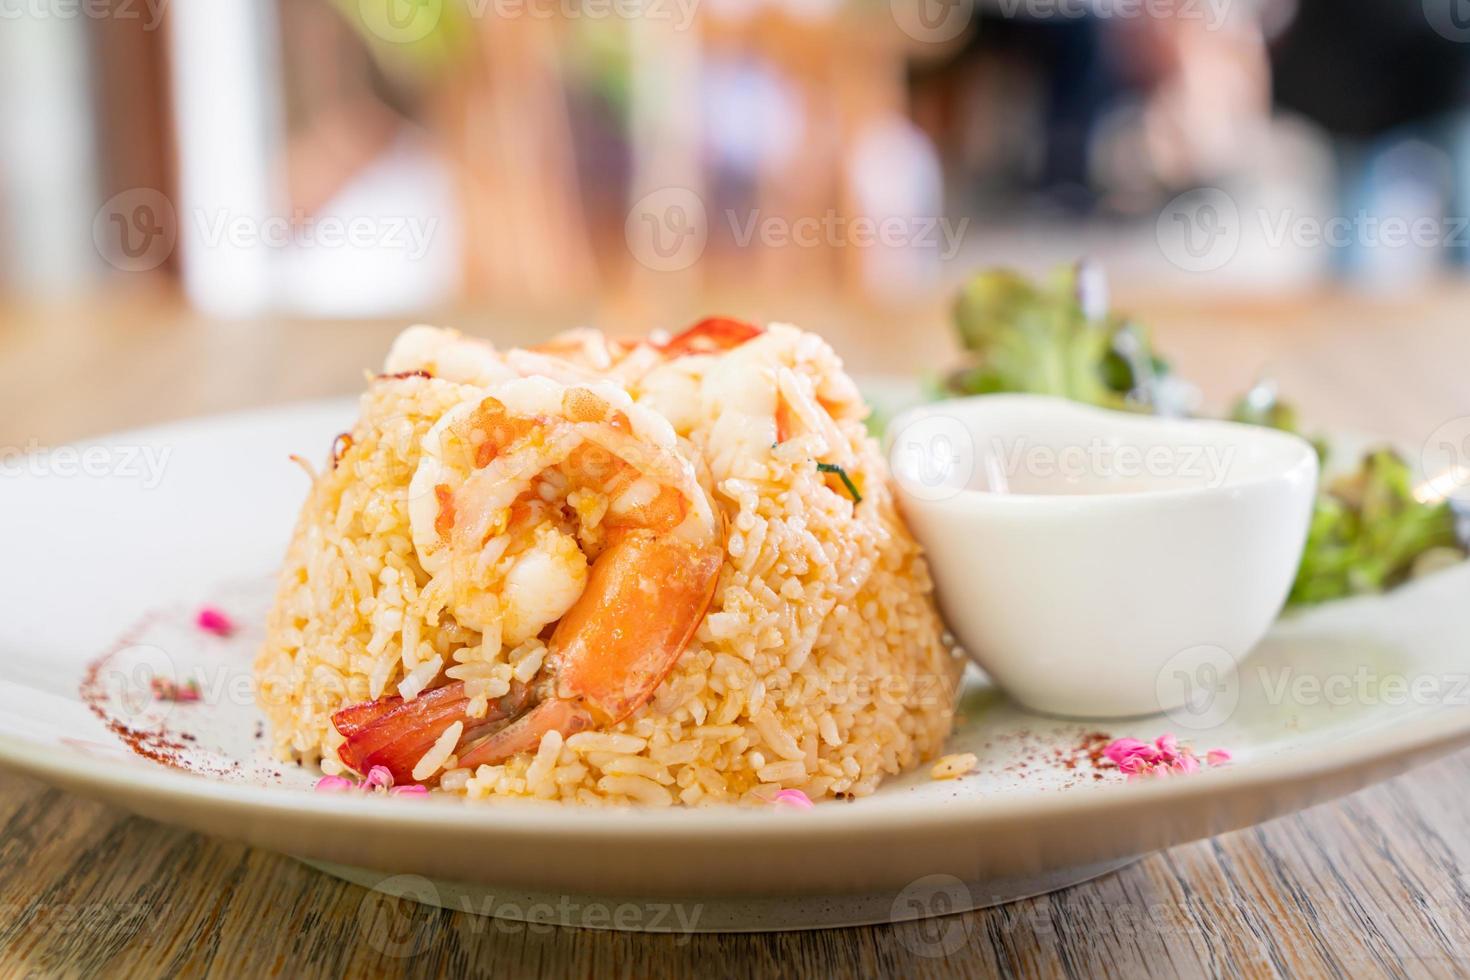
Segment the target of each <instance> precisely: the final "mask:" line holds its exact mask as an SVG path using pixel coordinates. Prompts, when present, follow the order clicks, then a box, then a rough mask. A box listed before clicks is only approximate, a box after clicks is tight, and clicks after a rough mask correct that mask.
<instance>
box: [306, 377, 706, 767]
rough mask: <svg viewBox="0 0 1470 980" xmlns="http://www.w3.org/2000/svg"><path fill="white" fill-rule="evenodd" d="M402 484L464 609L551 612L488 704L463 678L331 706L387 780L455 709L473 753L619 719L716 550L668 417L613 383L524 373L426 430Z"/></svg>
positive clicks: (467, 751)
mask: <svg viewBox="0 0 1470 980" xmlns="http://www.w3.org/2000/svg"><path fill="white" fill-rule="evenodd" d="M409 495H410V496H409V519H410V524H411V527H412V531H413V542H414V547H415V550H416V551H417V552H418V556H419V560H420V563H421V564H422V565H423V567H424V568H425V570H426V571H428V572H429V573H430V574H431V575H432V576H434V578H435V579H436V580H438V581H440V582H443V583H444V585H445V589H446V592H447V603H446V611H447V612H448V613H449V614H450V615H452V616H453V617H454V618H455V620H456V621H457V622H458V623H459V624H460V625H462V626H467V627H470V628H472V629H476V630H480V631H482V632H483V633H484V634H485V635H487V636H489V635H494V634H495V633H496V632H497V631H498V633H499V635H500V636H501V638H502V640H503V642H506V643H516V642H519V641H520V640H524V639H527V638H530V637H534V636H537V635H539V634H541V633H542V632H543V631H544V630H545V629H547V628H548V627H551V626H552V624H553V623H554V624H555V626H554V628H553V632H552V634H551V638H550V640H549V641H548V644H547V654H546V657H545V659H544V661H543V666H542V669H541V673H540V674H539V675H538V676H537V677H536V678H535V679H533V681H532V682H531V683H530V684H529V685H525V686H522V687H516V688H513V689H512V691H511V692H510V693H509V694H507V695H506V696H505V697H502V698H501V699H500V700H499V701H497V702H495V703H494V704H492V705H490V707H489V710H488V712H487V713H485V714H483V715H482V716H481V717H478V718H472V717H470V705H471V703H472V702H473V700H474V699H473V698H471V697H470V696H469V692H467V691H466V690H465V685H464V684H463V683H454V684H449V685H445V687H443V688H439V689H436V690H434V691H431V692H428V693H426V694H423V695H420V696H419V697H418V698H416V699H414V700H412V701H407V702H405V701H402V700H401V699H393V698H388V699H381V700H380V701H378V702H370V703H368V704H366V705H355V706H353V707H351V708H348V709H345V710H344V711H343V712H339V713H338V715H337V716H336V717H334V723H335V724H336V725H337V728H338V731H339V732H341V733H342V734H343V735H344V736H346V742H345V743H344V744H343V746H342V748H341V751H340V756H341V758H342V761H343V762H344V763H346V764H347V765H348V766H351V767H352V768H353V769H356V770H357V771H359V772H364V771H366V770H367V769H368V768H371V766H373V765H385V766H387V767H388V768H389V769H390V771H392V772H393V775H394V778H395V780H400V781H401V780H403V779H409V778H411V775H412V770H413V767H414V764H415V763H416V762H417V761H418V758H419V757H420V756H421V755H422V754H423V752H424V751H426V750H427V748H428V747H429V746H431V745H432V744H433V743H434V741H435V740H436V739H437V738H438V737H439V736H440V735H441V734H442V733H443V732H444V731H446V730H447V729H448V728H449V727H450V726H452V725H453V724H455V723H456V722H464V723H465V733H464V735H463V736H462V738H461V741H460V744H459V745H458V746H457V750H456V754H457V755H458V756H459V760H460V765H462V766H473V765H479V764H485V763H493V762H497V761H500V760H503V759H505V758H508V757H509V756H511V755H515V754H517V753H519V752H523V751H527V750H529V749H533V748H535V746H536V745H537V744H538V743H539V741H540V739H541V736H542V735H544V734H546V733H547V732H549V731H552V730H555V731H559V732H561V733H562V734H564V735H567V734H572V733H574V732H577V731H581V730H584V729H587V728H590V727H594V726H607V725H612V724H616V723H617V722H619V721H621V720H623V719H624V718H627V717H628V716H629V715H631V714H632V713H633V712H634V711H636V710H637V709H638V708H640V707H641V706H642V705H643V704H645V703H646V702H647V701H648V700H649V699H650V698H651V697H652V696H653V693H654V690H655V689H656V688H657V687H658V685H659V684H660V683H662V681H663V679H664V677H665V676H667V675H668V673H669V671H670V670H672V669H673V667H674V665H675V663H676V662H677V661H678V658H679V656H680V655H681V654H682V653H683V651H684V648H685V647H686V646H687V645H688V643H689V640H690V639H691V637H692V636H693V635H694V631H695V629H696V628H697V627H698V625H699V623H700V621H701V620H702V619H703V618H704V614H705V612H706V611H707V609H708V607H709V603H710V600H711V598H712V596H713V593H714V588H715V584H716V582H717V580H718V577H719V571H720V567H721V564H722V562H723V559H724V535H723V526H722V523H721V521H720V519H719V517H718V515H717V512H716V510H715V509H714V506H713V504H712V502H711V501H710V499H709V496H708V494H707V493H706V491H705V489H704V487H703V486H702V485H701V484H700V482H699V480H698V479H697V477H696V474H695V471H694V468H693V467H692V466H691V465H690V463H689V462H688V460H687V459H685V458H684V456H683V455H682V454H681V453H680V451H679V446H678V442H677V440H676V438H675V436H674V432H673V429H672V428H671V427H670V426H669V424H668V423H667V422H666V421H664V420H663V419H662V418H660V417H659V416H657V415H656V414H654V413H652V412H650V411H647V410H645V409H641V408H640V407H639V406H637V405H635V404H634V403H633V402H632V400H631V399H630V398H629V397H628V395H627V394H626V393H624V392H623V391H622V390H620V389H618V388H617V387H615V386H612V385H608V384H588V385H564V384H561V383H558V382H556V381H553V380H551V379H549V378H545V377H534V378H524V379H518V380H515V381H510V382H506V383H504V384H500V385H496V386H494V387H493V388H491V389H489V393H488V394H486V395H485V396H484V397H482V398H479V399H477V400H471V401H469V402H466V403H463V404H461V405H460V406H458V407H456V408H455V409H453V410H451V411H450V412H448V413H446V414H445V416H444V417H443V418H442V419H440V421H439V422H438V423H437V424H436V425H435V426H434V427H433V428H432V429H431V430H430V431H429V433H428V434H427V435H426V436H425V438H424V444H423V456H422V459H421V461H420V463H419V466H418V469H417V471H416V472H415V474H414V477H413V480H412V482H411V484H410V487H409ZM420 702H423V703H422V704H420Z"/></svg>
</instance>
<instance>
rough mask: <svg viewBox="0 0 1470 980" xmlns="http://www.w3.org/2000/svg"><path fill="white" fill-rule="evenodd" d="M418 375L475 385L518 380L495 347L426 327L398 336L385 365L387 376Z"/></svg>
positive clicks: (451, 332)
mask: <svg viewBox="0 0 1470 980" xmlns="http://www.w3.org/2000/svg"><path fill="white" fill-rule="evenodd" d="M418 372H423V373H424V374H428V375H430V376H432V377H435V378H442V379H444V380H445V381H457V382H459V383H460V384H471V385H490V384H495V383H497V382H501V381H508V380H510V379H511V378H514V377H516V371H515V369H514V368H512V367H510V365H508V364H507V363H506V360H505V357H504V356H503V355H502V354H501V353H500V352H499V351H497V350H496V349H495V346H494V345H493V344H490V343H488V342H487V341H483V340H477V339H475V338H473V337H466V336H464V335H463V334H461V333H460V332H459V331H457V330H448V329H445V328H441V327H429V326H424V325H422V324H420V325H419V326H415V327H409V328H408V329H407V330H405V331H403V333H401V334H399V335H398V339H397V340H395V341H393V347H392V349H391V350H389V351H388V359H387V361H386V362H385V363H384V365H383V373H384V374H387V375H401V374H414V373H418Z"/></svg>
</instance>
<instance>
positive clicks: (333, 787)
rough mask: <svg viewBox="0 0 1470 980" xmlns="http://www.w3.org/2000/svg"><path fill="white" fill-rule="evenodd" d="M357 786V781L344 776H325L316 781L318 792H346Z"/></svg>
mask: <svg viewBox="0 0 1470 980" xmlns="http://www.w3.org/2000/svg"><path fill="white" fill-rule="evenodd" d="M356 788H357V783H355V782H353V781H352V780H350V779H347V778H345V777H342V776H323V777H322V778H321V779H318V780H317V781H316V791H317V792H318V793H346V792H348V791H349V790H354V789H356Z"/></svg>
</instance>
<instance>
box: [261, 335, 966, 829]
mask: <svg viewBox="0 0 1470 980" xmlns="http://www.w3.org/2000/svg"><path fill="white" fill-rule="evenodd" d="M865 415H866V408H865V406H864V405H863V402H862V399H861V397H860V395H859V394H858V391H857V388H856V386H855V385H854V384H853V382H852V380H851V378H849V377H848V376H847V374H846V373H845V372H844V371H843V368H842V364H841V362H840V360H839V359H838V358H837V356H836V354H835V353H834V352H833V351H832V349H831V348H830V347H829V346H828V345H827V344H826V343H825V342H824V341H823V340H822V339H821V338H820V337H818V336H816V335H815V334H810V333H805V332H803V331H800V330H798V329H796V328H794V327H791V326H787V325H782V324H773V325H771V326H770V327H768V328H765V329H761V328H757V327H755V326H753V325H749V324H744V323H741V322H739V321H735V320H727V319H711V320H706V321H703V322H702V323H700V324H697V325H696V326H694V327H692V328H690V329H689V330H687V331H685V332H683V333H682V334H680V335H678V336H675V337H673V338H667V339H662V340H657V341H656V340H647V341H628V340H616V339H612V338H608V337H606V336H604V335H603V334H601V333H599V332H597V331H592V330H579V331H573V332H571V333H568V334H564V335H562V336H560V337H558V338H556V339H554V340H552V341H551V342H549V343H547V344H545V345H543V346H541V347H539V348H534V349H530V350H509V351H499V350H496V349H495V348H494V347H493V346H491V345H490V344H488V343H484V342H481V341H477V340H473V339H469V338H465V337H462V336H460V335H459V334H457V333H455V332H454V331H450V330H439V329H435V328H431V327H413V328H410V329H409V330H407V331H405V332H404V333H403V334H402V335H401V336H400V337H399V339H398V341H397V342H396V343H395V344H394V345H393V349H392V351H391V352H390V354H389V357H388V361H387V364H386V366H385V371H384V374H382V375H380V376H379V377H378V378H376V379H375V380H374V381H373V382H372V383H371V385H370V386H369V389H368V391H367V393H366V394H365V395H364V396H363V399H362V408H361V416H360V418H359V420H358V423H357V425H356V427H355V428H354V430H353V431H352V432H351V433H350V434H349V436H350V438H349V439H345V440H341V442H340V444H341V445H344V446H345V447H346V448H345V450H344V451H342V452H341V453H340V455H338V456H336V457H335V458H334V459H332V460H331V461H330V462H329V463H328V465H327V467H326V468H325V469H324V470H323V471H322V472H321V473H320V474H318V475H316V476H315V478H314V481H313V484H312V487H311V491H310V493H309V495H308V498H307V501H306V504H305V506H304V507H303V509H302V513H301V517H300V520H299V522H298V525H297V528H296V532H295V535H294V537H293V539H292V542H291V545H290V548H289V550H288V553H287V556H286V563H285V567H284V569H283V571H282V573H281V579H280V586H279V590H278V594H277V597H276V603H275V607H274V609H273V611H272V613H271V617H270V621H269V624H268V631H267V639H266V643H265V646H264V649H263V650H262V651H261V653H260V656H259V658H258V660H257V663H256V677H257V682H258V685H257V688H258V696H259V700H260V704H261V707H262V709H263V710H264V712H265V713H266V715H267V717H268V718H269V720H270V723H271V733H272V738H273V741H274V746H275V749H276V751H277V753H278V754H279V755H280V756H281V757H282V758H283V759H288V760H296V761H300V762H302V763H307V764H312V763H319V764H320V766H321V768H322V770H323V771H324V772H326V773H328V774H331V775H336V774H344V773H349V772H356V773H359V774H363V773H366V772H367V771H368V770H369V769H371V768H373V767H376V766H381V767H385V768H386V769H387V770H388V771H389V772H391V773H392V775H393V778H394V781H395V782H396V783H399V784H407V783H418V784H421V785H426V786H430V787H435V788H437V789H440V790H443V791H446V792H450V793H455V794H459V795H464V796H467V797H470V798H472V799H487V798H502V797H534V798H541V799H548V800H562V801H567V802H577V803H589V804H594V803H627V802H634V803H643V804H655V805H671V804H676V803H680V804H689V805H695V804H707V803H725V802H762V801H769V800H770V799H772V798H773V797H774V796H775V794H776V793H778V792H780V791H781V790H783V789H797V790H801V791H803V792H805V793H806V794H807V795H808V796H810V797H811V798H812V799H821V798H823V797H833V796H839V795H841V796H849V797H850V796H861V795H865V794H868V793H871V792H872V791H873V790H874V789H875V788H876V787H877V786H878V785H879V783H880V782H881V781H882V780H883V778H884V777H885V776H889V775H894V774H897V773H900V772H903V771H905V770H907V769H910V768H912V767H914V766H916V765H918V764H919V763H921V762H923V761H925V760H929V759H932V758H933V757H935V756H936V755H938V753H939V750H940V749H941V747H942V746H943V744H944V740H945V737H946V736H947V735H948V733H949V730H950V724H951V721H952V714H953V705H954V697H955V689H956V685H957V683H958V678H959V674H960V672H961V666H960V662H959V660H958V659H957V657H956V655H955V652H954V651H953V650H951V649H950V648H949V647H948V646H947V645H946V643H945V640H944V637H943V627H942V625H941V623H940V621H939V618H938V615H937V613H936V611H935V607H934V603H933V598H932V591H933V590H932V585H931V583H930V580H929V573H928V570H927V567H926V565H925V563H924V560H923V557H922V556H921V554H920V552H919V548H918V546H917V545H916V544H915V543H914V540H913V538H912V537H911V536H910V534H909V532H908V530H907V528H906V527H905V526H904V524H903V521H902V519H901V518H900V516H899V514H898V512H897V510H896V509H895V506H894V501H893V496H892V494H891V492H890V490H889V486H888V473H887V469H886V466H885V463H884V461H883V458H882V456H881V454H880V452H879V449H878V446H877V445H876V443H875V442H874V440H873V439H872V438H871V437H869V436H868V434H867V433H866V431H865V429H864V426H863V418H864V416H865Z"/></svg>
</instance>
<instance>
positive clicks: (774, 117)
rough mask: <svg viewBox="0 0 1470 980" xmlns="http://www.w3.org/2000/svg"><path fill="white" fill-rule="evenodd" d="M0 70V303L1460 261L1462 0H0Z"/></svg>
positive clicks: (1259, 288)
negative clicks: (980, 270) (1088, 261)
mask: <svg viewBox="0 0 1470 980" xmlns="http://www.w3.org/2000/svg"><path fill="white" fill-rule="evenodd" d="M0 65H3V70H4V72H5V82H6V84H5V85H4V86H3V88H0V249H3V255H4V261H3V263H0V290H3V299H4V300H6V301H8V302H9V303H11V304H15V303H23V304H24V303H51V302H55V301H57V300H62V301H75V300H77V298H79V297H94V298H95V297H99V296H101V297H108V298H109V300H108V301H109V302H113V301H117V302H121V301H122V300H121V299H119V298H120V297H126V296H135V295H140V294H143V295H148V296H155V297H160V296H161V297H168V298H169V300H168V301H169V302H174V301H176V302H178V303H181V304H185V305H186V306H187V307H188V308H189V309H191V310H195V311H199V312H200V313H201V314H203V315H207V316H209V317H214V318H224V319H230V318H251V317H261V316H271V315H276V316H286V317H298V318H359V317H384V318H394V317H397V318H408V317H431V316H433V315H435V314H441V315H448V314H447V313H446V312H445V311H456V310H480V309H486V308H496V309H502V310H514V309H526V310H537V311H540V314H539V315H542V316H545V317H548V319H551V320H556V321H557V322H558V323H559V324H560V325H567V324H568V323H571V322H575V321H577V320H579V319H584V320H585V319H593V320H599V321H607V322H609V323H614V324H628V325H638V324H641V325H643V327H644V329H646V328H648V327H652V326H668V325H670V323H668V322H665V321H668V320H670V319H671V318H673V317H674V316H675V311H683V310H686V309H690V308H694V307H700V306H708V305H709V304H711V303H716V302H722V301H724V302H727V303H729V304H731V305H742V304H743V305H745V306H751V305H756V306H762V307H765V306H770V307H772V308H775V309H778V310H780V311H782V312H786V313H787V315H791V316H793V317H794V316H795V315H797V314H798V313H799V312H800V311H801V310H803V309H806V308H809V307H810V308H815V307H821V306H823V305H824V304H825V303H827V302H828V300H827V297H837V298H838V299H834V300H832V302H839V301H840V302H841V303H844V304H853V303H856V304H860V305H862V307H863V308H864V309H866V310H869V311H879V314H876V315H881V311H885V310H903V309H906V308H908V307H909V306H911V305H913V304H915V303H919V304H925V303H932V302H934V301H935V297H944V296H945V295H947V291H949V290H951V289H952V288H953V286H954V285H955V284H956V283H958V282H960V281H961V280H962V279H963V278H964V276H965V275H966V273H968V272H970V271H972V270H974V269H975V268H976V267H979V266H982V265H988V264H993V263H1004V264H1010V265H1015V266H1019V267H1021V268H1025V269H1028V270H1031V271H1039V270H1041V269H1043V268H1045V267H1046V266H1049V265H1051V264H1054V263H1057V262H1063V261H1069V260H1071V259H1072V258H1074V257H1076V256H1077V255H1079V254H1082V253H1089V254H1093V255H1097V256H1100V257H1102V258H1103V259H1104V260H1105V261H1106V263H1107V265H1108V267H1109V269H1110V271H1111V273H1112V274H1113V277H1114V280H1115V281H1117V282H1121V283H1125V284H1130V285H1129V286H1127V287H1125V288H1134V289H1136V288H1138V285H1139V284H1146V286H1147V289H1148V290H1149V291H1150V292H1151V293H1158V294H1170V293H1177V294H1178V295H1180V296H1184V297H1196V298H1197V297H1199V296H1200V295H1202V294H1224V295H1229V296H1232V297H1236V298H1239V297H1252V296H1265V297H1270V296H1282V295H1288V296H1289V295H1296V294H1298V293H1300V292H1302V291H1303V290H1316V289H1322V288H1331V289H1333V290H1334V291H1342V290H1346V291H1348V292H1350V293H1352V294H1362V295H1370V294H1389V295H1393V294H1400V295H1403V294H1410V293H1413V292H1414V291H1416V290H1420V289H1422V288H1424V287H1425V284H1426V283H1437V282H1443V281H1445V280H1452V279H1454V278H1457V277H1459V276H1461V275H1463V274H1464V273H1465V272H1466V255H1467V254H1470V228H1467V227H1466V222H1465V219H1464V218H1463V217H1462V216H1464V215H1467V214H1470V114H1467V112H1466V106H1467V104H1470V101H1467V100H1470V0H0ZM767 296H772V297H786V298H787V300H786V302H784V303H783V302H779V301H773V302H772V303H770V304H766V303H764V302H763V301H762V302H761V303H755V302H754V301H753V300H751V297H767ZM728 298H733V299H728ZM546 311H566V312H565V313H556V314H553V315H548V314H547V313H546Z"/></svg>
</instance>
